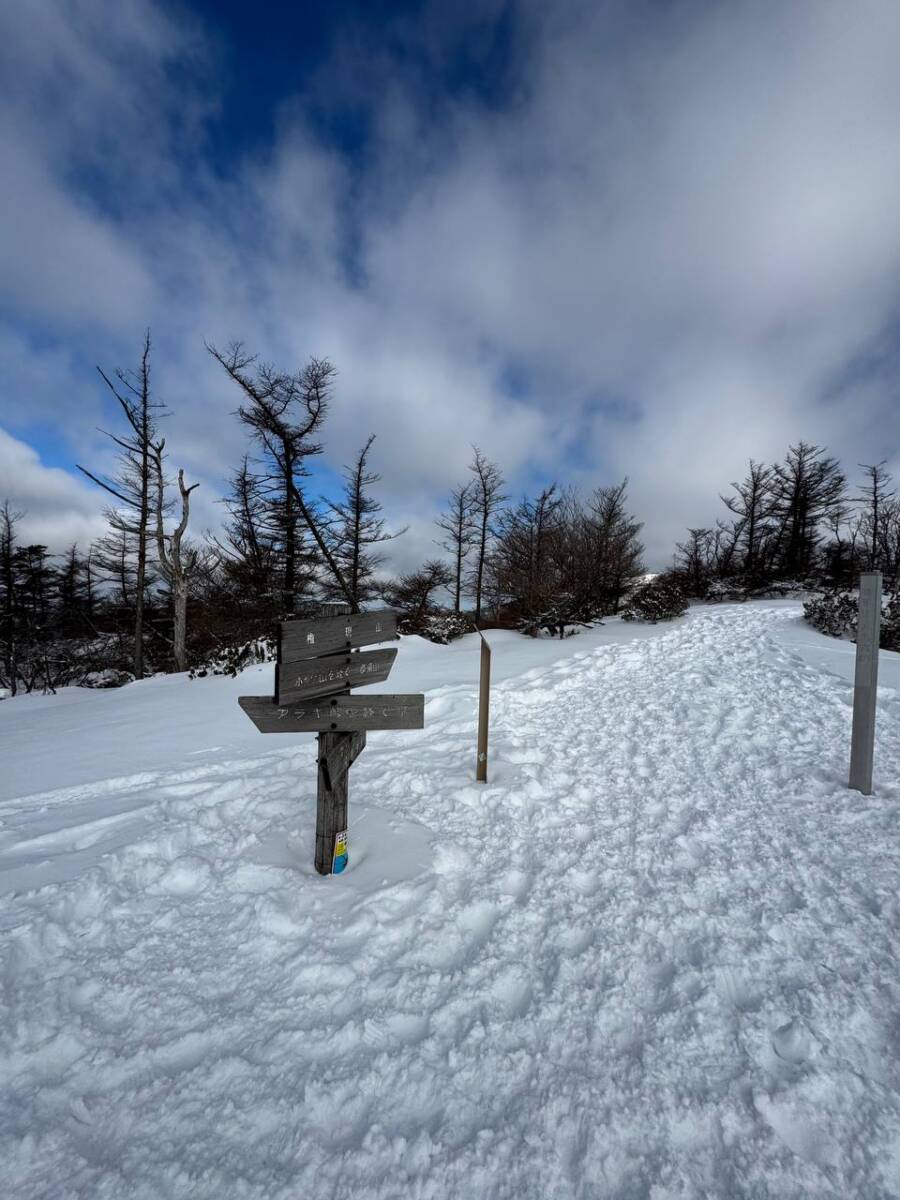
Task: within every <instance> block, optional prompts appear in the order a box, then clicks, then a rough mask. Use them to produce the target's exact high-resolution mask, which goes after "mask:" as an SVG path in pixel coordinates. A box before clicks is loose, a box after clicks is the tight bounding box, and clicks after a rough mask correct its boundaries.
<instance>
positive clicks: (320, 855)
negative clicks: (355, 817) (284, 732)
mask: <svg viewBox="0 0 900 1200" xmlns="http://www.w3.org/2000/svg"><path fill="white" fill-rule="evenodd" d="M352 737H353V734H352V733H320V734H319V737H318V743H319V784H318V790H317V793H316V870H317V871H318V872H319V874H320V875H330V874H331V867H332V863H333V862H334V839H335V836H336V835H337V834H339V833H342V832H343V831H344V830H345V829H346V828H347V794H348V791H349V786H348V785H349V780H350V772H349V771H344V772H343V774H341V775H340V776H338V778H336V779H331V778H329V774H328V770H327V768H326V766H325V762H326V758H327V756H328V754H329V753H331V752H333V751H334V750H335V749H337V746H338V743H339V742H341V741H342V740H343V739H346V740H347V741H348V742H349V741H350V740H351V738H352Z"/></svg>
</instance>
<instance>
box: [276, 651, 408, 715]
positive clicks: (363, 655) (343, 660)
mask: <svg viewBox="0 0 900 1200" xmlns="http://www.w3.org/2000/svg"><path fill="white" fill-rule="evenodd" d="M396 657H397V651H396V650H360V651H355V652H354V653H353V654H327V655H326V656H325V657H324V658H306V659H303V660H302V661H301V662H294V663H279V664H278V666H277V667H276V669H275V703H276V704H296V703H298V702H302V701H304V700H311V699H313V698H314V697H315V696H330V695H332V694H333V693H335V692H342V691H344V689H345V688H348V687H361V686H362V685H363V684H366V683H384V681H385V680H386V679H387V677H388V675H390V673H391V668H392V667H393V665H394V659H395V658H396Z"/></svg>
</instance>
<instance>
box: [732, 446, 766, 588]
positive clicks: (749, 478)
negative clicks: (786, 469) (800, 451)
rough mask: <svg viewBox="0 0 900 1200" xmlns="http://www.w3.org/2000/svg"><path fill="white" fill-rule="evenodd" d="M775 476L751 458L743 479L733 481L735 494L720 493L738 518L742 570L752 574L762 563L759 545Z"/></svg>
mask: <svg viewBox="0 0 900 1200" xmlns="http://www.w3.org/2000/svg"><path fill="white" fill-rule="evenodd" d="M772 479H773V472H772V468H771V467H767V466H765V465H764V464H763V463H758V462H754V460H753V459H752V458H751V459H750V466H749V469H748V471H747V475H746V476H745V478H744V479H743V481H742V482H741V483H732V485H731V486H732V487H733V488H734V491H735V495H733V496H722V497H720V498H721V500H722V503H723V504H724V505H725V507H726V508H727V509H728V510H729V511H730V512H733V513H734V514H735V516H736V517H737V518H738V520H737V522H736V523H735V530H734V533H735V541H736V542H737V543H739V542H740V541H741V540H743V544H744V562H743V570H744V572H745V574H747V575H749V576H752V575H753V574H754V572H755V571H756V570H757V569H758V567H759V557H760V556H759V547H760V543H761V541H762V538H763V535H764V533H765V528H766V522H767V521H768V519H769V517H770V516H771V514H772V508H773V498H772Z"/></svg>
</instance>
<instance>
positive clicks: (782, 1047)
mask: <svg viewBox="0 0 900 1200" xmlns="http://www.w3.org/2000/svg"><path fill="white" fill-rule="evenodd" d="M770 1036H771V1040H772V1049H773V1050H774V1051H775V1053H776V1054H777V1055H778V1057H779V1058H780V1059H781V1060H782V1061H783V1062H786V1063H790V1064H791V1066H795V1067H796V1066H799V1065H800V1064H801V1063H803V1062H806V1060H807V1059H808V1058H809V1054H810V1049H811V1045H812V1041H811V1038H810V1036H809V1033H808V1032H807V1030H806V1028H805V1027H804V1025H803V1024H802V1022H800V1021H798V1020H797V1019H796V1018H793V1019H792V1020H790V1021H785V1022H784V1024H783V1025H779V1026H777V1028H775V1029H774V1030H773V1031H772V1033H771V1035H770Z"/></svg>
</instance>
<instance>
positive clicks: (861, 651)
mask: <svg viewBox="0 0 900 1200" xmlns="http://www.w3.org/2000/svg"><path fill="white" fill-rule="evenodd" d="M880 640H881V572H880V571H868V572H867V573H866V574H864V575H861V576H860V580H859V622H858V625H857V633H856V679H855V682H854V687H853V739H852V742H851V747H850V787H851V788H855V789H856V791H858V792H862V794H863V795H864V796H871V794H872V765H873V760H874V756H875V701H876V697H877V692H878V644H879V641H880Z"/></svg>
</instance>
